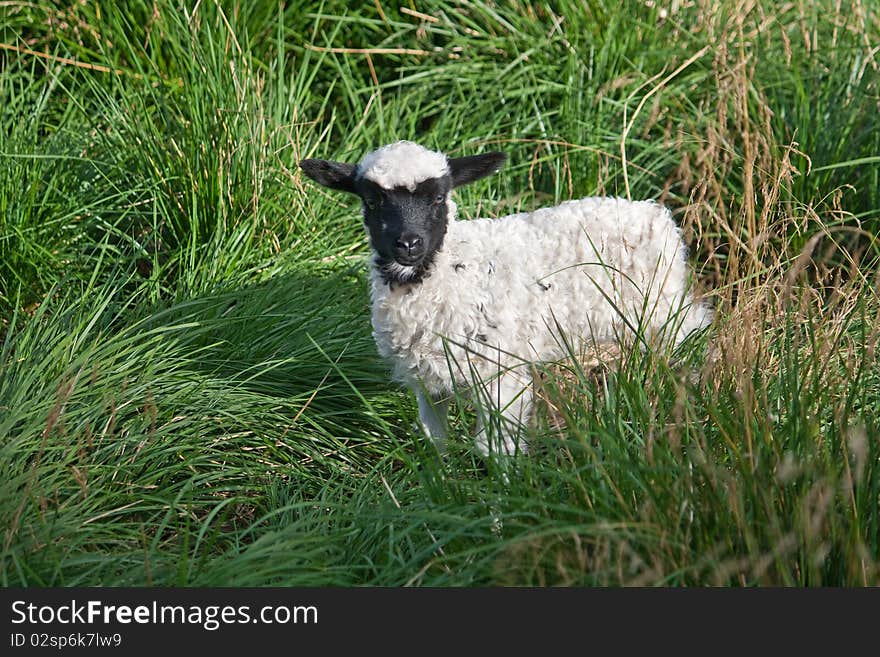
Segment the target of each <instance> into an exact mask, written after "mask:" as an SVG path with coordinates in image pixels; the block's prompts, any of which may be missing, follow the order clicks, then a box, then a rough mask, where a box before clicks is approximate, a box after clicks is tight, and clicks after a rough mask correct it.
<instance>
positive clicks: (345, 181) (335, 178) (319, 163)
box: [299, 160, 357, 194]
mask: <svg viewBox="0 0 880 657" xmlns="http://www.w3.org/2000/svg"><path fill="white" fill-rule="evenodd" d="M299 168H300V169H302V170H303V173H304V174H306V175H307V176H308V177H309V178H311V179H312V180H314V181H315V182H316V183H318V184H319V185H324V187H330V188H331V189H338V190H339V191H341V192H350V193H352V194H356V193H357V192H355V189H354V170H355V165H353V164H345V163H344V162H333V161H332V160H302V161H301V162H300V163H299Z"/></svg>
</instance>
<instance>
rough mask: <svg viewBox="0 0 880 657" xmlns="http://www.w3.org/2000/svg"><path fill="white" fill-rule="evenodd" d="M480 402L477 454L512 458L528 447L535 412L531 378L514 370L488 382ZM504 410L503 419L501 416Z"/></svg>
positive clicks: (476, 438)
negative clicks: (527, 436)
mask: <svg viewBox="0 0 880 657" xmlns="http://www.w3.org/2000/svg"><path fill="white" fill-rule="evenodd" d="M481 387H482V391H481V394H480V396H481V399H480V400H479V401H478V403H477V435H476V437H475V442H476V447H477V451H479V452H480V454H482V455H483V456H488V455H489V454H490V453H496V454H498V453H500V454H504V455H508V456H509V455H512V454H515V453H516V452H517V450H519V451H520V452H526V451H527V449H528V446H527V445H526V443H525V441H524V440H521V434H522V432H523V429H524V428H525V426H526V425H527V423H528V420H529V415H530V414H531V410H532V388H531V379H530V378H529V377H527V376H525V375H524V374H523V373H522V372H519V371H510V372H506V373H505V374H502V375H500V376H497V377H495V378H494V379H492V380H491V381H488V382H486V383H485V384H484V385H483V386H481ZM499 411H500V416H499Z"/></svg>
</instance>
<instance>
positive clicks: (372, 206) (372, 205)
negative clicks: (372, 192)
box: [364, 198, 379, 210]
mask: <svg viewBox="0 0 880 657" xmlns="http://www.w3.org/2000/svg"><path fill="white" fill-rule="evenodd" d="M364 205H366V206H367V209H368V210H375V209H376V208H377V207H378V205H379V204H378V203H376V199H374V198H368V199H367V200H365V201H364Z"/></svg>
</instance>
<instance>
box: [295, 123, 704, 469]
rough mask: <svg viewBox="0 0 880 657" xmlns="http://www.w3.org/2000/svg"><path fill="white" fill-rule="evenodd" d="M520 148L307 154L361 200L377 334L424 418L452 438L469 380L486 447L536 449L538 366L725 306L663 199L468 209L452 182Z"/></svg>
mask: <svg viewBox="0 0 880 657" xmlns="http://www.w3.org/2000/svg"><path fill="white" fill-rule="evenodd" d="M505 160H506V155H505V154H504V153H498V152H490V153H484V154H480V155H471V156H465V157H457V158H448V157H447V156H446V155H444V154H443V153H440V152H435V151H430V150H428V149H426V148H424V147H422V146H420V145H418V144H415V143H412V142H409V141H401V142H397V143H393V144H389V145H387V146H383V147H382V148H379V149H378V150H376V151H373V152H371V153H369V154H367V155H366V156H365V157H364V158H363V159H362V160H361V161H360V163H359V164H357V165H354V164H348V163H342V162H334V161H328V160H319V159H306V160H303V161H301V162H300V168H301V169H302V171H303V172H304V173H305V174H306V175H307V176H308V177H310V178H311V179H312V180H314V181H315V182H317V183H319V184H321V185H324V186H326V187H329V188H331V189H336V190H340V191H344V192H348V193H352V194H355V195H357V196H359V197H360V199H361V202H362V209H363V218H364V223H365V227H366V230H367V233H368V235H369V241H370V245H371V247H372V251H373V259H372V263H371V267H370V294H371V299H372V327H373V336H374V338H375V341H376V345H377V347H378V351H379V353H380V355H381V356H383V357H384V358H386V359H387V360H388V361H390V363H391V364H392V366H393V372H394V378H395V379H397V380H398V381H400V382H402V383H404V384H406V385H407V386H408V387H409V388H410V389H411V390H412V391H413V392H414V393H415V396H416V400H417V402H418V411H419V421H420V424H421V426H422V429H423V430H424V432H425V433H426V434H427V435H428V436H429V437H431V438H432V439H433V440H434V441H436V442H437V444H438V446H440V447H441V448H442V445H443V442H444V440H445V439H446V436H447V422H446V420H447V414H448V404H449V399H450V396H451V395H452V393H453V391H455V390H467V391H469V392H470V393H471V395H472V396H473V397H474V399H475V401H476V402H477V403H476V404H475V406H476V408H477V432H476V438H475V442H476V447H477V449H478V451H479V452H480V453H481V454H483V455H489V454H490V453H492V454H496V453H500V454H512V453H514V452H516V451H517V450H518V449H519V450H525V449H526V447H527V446H526V444H525V442H524V441H520V440H519V437H520V433H521V429H522V427H523V425H524V424H525V422H526V421H527V420H528V418H529V415H530V410H531V405H532V394H531V387H530V384H531V378H530V372H531V371H532V370H531V368H529V367H528V366H527V365H528V364H530V363H533V362H538V361H553V360H558V359H560V358H562V357H564V356H565V355H566V354H567V353H568V351H569V350H570V349H572V347H573V345H579V346H584V345H590V344H597V343H606V342H611V341H621V340H623V341H626V340H627V339H629V340H630V341H631V342H632V341H634V340H635V339H638V338H639V336H641V339H645V338H648V339H652V340H653V339H656V340H657V341H658V342H663V343H665V344H673V345H674V344H678V343H679V342H680V341H681V340H683V339H684V338H685V336H687V335H688V334H689V333H691V332H692V331H695V330H697V329H701V328H703V327H705V326H706V325H707V324H708V323H709V321H710V320H711V311H710V309H709V308H708V307H707V306H706V305H705V304H703V303H701V302H697V301H695V300H694V299H693V297H692V294H691V293H690V291H689V288H688V269H687V265H686V260H685V256H686V248H685V246H684V243H683V242H682V238H681V235H680V232H679V229H678V227H677V226H676V224H675V222H674V221H673V219H672V216H671V214H670V212H669V210H667V209H666V208H664V207H662V206H661V205H658V204H657V203H655V202H653V201H628V200H625V199H621V198H604V197H591V198H583V199H580V200H575V201H567V202H564V203H562V204H561V205H557V206H555V207H548V208H542V209H539V210H536V211H534V212H523V213H519V214H513V215H510V216H506V217H501V218H497V219H473V220H469V221H463V220H459V219H458V218H457V208H456V204H455V202H454V201H453V200H452V190H453V189H455V188H456V187H459V186H461V185H465V184H467V183H470V182H473V181H475V180H478V179H480V178H483V177H485V176H487V175H490V174H492V173H495V172H496V171H497V170H498V169H499V168H500V167H501V166H502V165H503V163H504V162H505ZM493 407H494V408H497V409H499V410H500V415H499V414H497V413H496V414H493V413H491V409H492V408H493ZM493 418H494V420H493Z"/></svg>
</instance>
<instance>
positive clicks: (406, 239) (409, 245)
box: [397, 235, 423, 254]
mask: <svg viewBox="0 0 880 657" xmlns="http://www.w3.org/2000/svg"><path fill="white" fill-rule="evenodd" d="M422 244H423V242H422V238H421V237H419V236H418V235H401V236H400V237H399V238H398V240H397V248H398V249H399V250H401V251H403V252H405V253H408V254H413V253H418V252H419V251H421V250H422Z"/></svg>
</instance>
